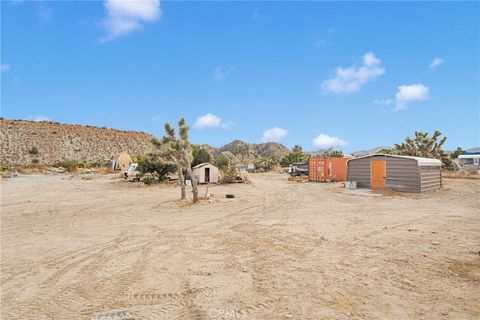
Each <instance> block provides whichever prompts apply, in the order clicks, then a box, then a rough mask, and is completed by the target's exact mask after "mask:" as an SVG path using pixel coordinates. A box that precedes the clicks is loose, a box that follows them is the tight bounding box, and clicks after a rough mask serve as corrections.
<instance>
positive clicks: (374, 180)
mask: <svg viewBox="0 0 480 320" xmlns="http://www.w3.org/2000/svg"><path fill="white" fill-rule="evenodd" d="M385 168H386V165H385V160H373V161H372V168H371V188H372V189H377V190H378V189H385V175H386V170H385Z"/></svg>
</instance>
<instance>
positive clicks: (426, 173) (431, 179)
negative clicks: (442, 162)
mask: <svg viewBox="0 0 480 320" xmlns="http://www.w3.org/2000/svg"><path fill="white" fill-rule="evenodd" d="M420 180H421V184H422V191H428V190H435V189H440V188H441V187H442V169H441V167H420Z"/></svg>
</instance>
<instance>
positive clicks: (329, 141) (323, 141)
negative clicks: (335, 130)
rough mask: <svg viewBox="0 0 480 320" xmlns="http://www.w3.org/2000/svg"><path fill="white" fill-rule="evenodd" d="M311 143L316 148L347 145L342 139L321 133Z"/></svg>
mask: <svg viewBox="0 0 480 320" xmlns="http://www.w3.org/2000/svg"><path fill="white" fill-rule="evenodd" d="M313 145H314V146H315V147H317V148H322V149H326V148H331V147H335V146H338V147H344V146H346V145H347V142H346V141H345V140H343V139H340V138H337V137H332V136H329V135H327V134H323V133H321V134H319V135H318V137H316V138H315V139H313Z"/></svg>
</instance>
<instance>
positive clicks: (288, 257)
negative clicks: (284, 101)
mask: <svg viewBox="0 0 480 320" xmlns="http://www.w3.org/2000/svg"><path fill="white" fill-rule="evenodd" d="M252 180H253V183H252V184H251V185H243V184H233V185H224V186H215V187H210V189H209V192H210V193H213V194H214V201H213V203H208V202H207V201H203V202H202V203H201V204H198V205H195V206H191V205H183V204H181V203H179V202H178V201H177V199H178V196H179V189H178V188H175V187H173V186H153V187H141V186H139V185H138V184H136V183H124V182H121V181H119V180H118V179H115V177H114V176H112V175H110V176H97V177H95V178H94V179H92V180H82V179H80V178H79V177H74V178H71V177H69V176H68V175H50V176H25V177H17V178H14V179H8V180H5V179H4V180H3V181H1V319H2V320H3V319H96V320H98V319H115V320H117V319H480V254H479V251H480V180H468V179H446V180H445V181H444V185H445V189H444V190H440V191H436V192H432V193H424V194H396V193H386V194H381V195H378V194H371V193H369V192H354V193H351V194H346V193H344V191H343V189H342V188H341V187H340V185H326V184H318V183H295V182H288V181H287V176H286V175H282V174H255V175H252ZM205 191H206V190H205V187H201V189H200V193H201V194H205ZM226 193H234V194H235V196H236V198H235V199H225V194H226Z"/></svg>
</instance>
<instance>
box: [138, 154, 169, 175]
mask: <svg viewBox="0 0 480 320" xmlns="http://www.w3.org/2000/svg"><path fill="white" fill-rule="evenodd" d="M135 162H136V163H137V164H138V167H137V170H138V171H140V173H142V174H152V175H153V176H154V177H155V178H156V179H157V180H159V181H165V180H166V179H167V176H168V174H170V173H174V172H176V171H177V166H176V165H174V164H172V163H170V162H166V161H164V160H163V159H162V158H161V157H159V156H158V155H156V154H147V155H141V156H137V157H136V158H135Z"/></svg>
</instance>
